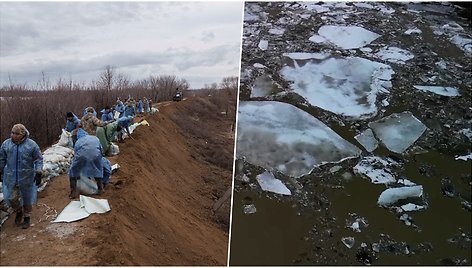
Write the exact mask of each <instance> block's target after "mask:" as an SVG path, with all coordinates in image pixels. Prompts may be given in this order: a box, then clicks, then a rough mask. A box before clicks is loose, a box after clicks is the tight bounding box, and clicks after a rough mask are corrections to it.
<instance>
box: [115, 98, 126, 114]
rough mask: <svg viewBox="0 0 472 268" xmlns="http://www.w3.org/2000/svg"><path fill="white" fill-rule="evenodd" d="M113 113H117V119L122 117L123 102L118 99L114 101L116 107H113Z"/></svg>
mask: <svg viewBox="0 0 472 268" xmlns="http://www.w3.org/2000/svg"><path fill="white" fill-rule="evenodd" d="M115 111H117V112H119V113H120V114H119V115H118V117H122V116H123V113H124V111H125V105H124V104H123V102H122V101H121V100H120V98H118V99H117V100H116V106H115Z"/></svg>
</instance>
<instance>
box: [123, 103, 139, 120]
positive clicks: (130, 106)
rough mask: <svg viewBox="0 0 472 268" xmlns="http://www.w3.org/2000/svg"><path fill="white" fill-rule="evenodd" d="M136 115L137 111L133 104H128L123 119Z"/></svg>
mask: <svg viewBox="0 0 472 268" xmlns="http://www.w3.org/2000/svg"><path fill="white" fill-rule="evenodd" d="M135 115H136V109H135V108H134V106H133V104H132V103H131V102H127V104H126V106H125V111H124V112H123V115H122V116H121V117H126V116H135Z"/></svg>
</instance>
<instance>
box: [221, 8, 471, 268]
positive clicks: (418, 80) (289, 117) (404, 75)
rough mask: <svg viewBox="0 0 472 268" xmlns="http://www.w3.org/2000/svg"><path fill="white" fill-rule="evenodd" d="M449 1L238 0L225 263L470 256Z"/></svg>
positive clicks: (467, 82)
mask: <svg viewBox="0 0 472 268" xmlns="http://www.w3.org/2000/svg"><path fill="white" fill-rule="evenodd" d="M459 11H460V9H459V8H458V7H455V6H452V5H450V4H447V3H436V4H419V3H417V4H407V3H372V2H370V3H325V4H322V3H310V2H301V3H297V2H295V3H294V2H290V3H288V2H287V3H284V2H273V3H246V7H245V22H244V33H243V55H242V68H241V92H240V100H241V101H240V110H239V122H238V134H237V135H238V141H237V157H238V160H237V165H236V177H235V194H234V203H233V222H232V233H231V255H230V265H292V264H296V265H310V264H311V265H330V264H338V265H351V264H352V265H356V264H374V265H439V264H442V265H471V225H472V222H471V188H472V175H471V164H472V161H471V160H472V154H471V150H472V149H471V139H472V129H471V124H472V79H471V78H472V74H471V72H470V69H472V60H471V54H472V33H471V30H470V29H471V28H470V21H467V20H466V19H462V18H460V17H458V16H457V15H456V14H457V12H459ZM279 103H284V105H280V104H279ZM286 106H291V108H288V107H286ZM258 107H259V108H258ZM261 107H264V108H261ZM241 108H242V109H241ZM310 117H311V118H313V119H310ZM300 121H303V123H302V122H300ZM338 137H339V138H338Z"/></svg>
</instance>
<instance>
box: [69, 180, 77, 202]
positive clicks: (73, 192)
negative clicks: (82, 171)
mask: <svg viewBox="0 0 472 268" xmlns="http://www.w3.org/2000/svg"><path fill="white" fill-rule="evenodd" d="M69 183H70V194H69V198H70V199H76V198H77V197H78V192H77V178H74V177H70V178H69Z"/></svg>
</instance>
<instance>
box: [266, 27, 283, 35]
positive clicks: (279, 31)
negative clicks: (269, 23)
mask: <svg viewBox="0 0 472 268" xmlns="http://www.w3.org/2000/svg"><path fill="white" fill-rule="evenodd" d="M284 32H285V29H283V28H273V29H270V30H269V33H271V34H275V35H282V34H284Z"/></svg>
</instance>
